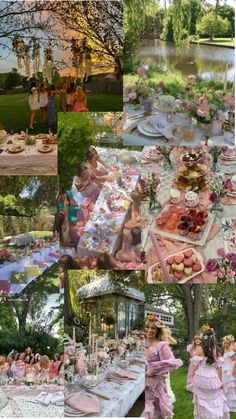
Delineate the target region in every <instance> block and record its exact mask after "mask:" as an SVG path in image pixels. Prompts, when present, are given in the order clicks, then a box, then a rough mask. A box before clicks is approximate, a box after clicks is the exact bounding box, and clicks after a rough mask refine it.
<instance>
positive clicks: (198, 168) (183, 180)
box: [176, 157, 207, 191]
mask: <svg viewBox="0 0 236 419" xmlns="http://www.w3.org/2000/svg"><path fill="white" fill-rule="evenodd" d="M182 158H183V157H182ZM206 175H207V166H206V165H205V164H203V163H195V162H194V163H192V162H187V164H184V165H182V166H180V167H179V168H178V169H177V181H176V186H177V188H178V189H180V190H183V191H203V190H204V189H205V188H206V186H207V180H206Z"/></svg>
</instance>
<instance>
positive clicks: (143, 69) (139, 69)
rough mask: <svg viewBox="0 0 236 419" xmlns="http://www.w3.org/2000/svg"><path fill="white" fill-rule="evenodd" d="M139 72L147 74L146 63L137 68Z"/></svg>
mask: <svg viewBox="0 0 236 419" xmlns="http://www.w3.org/2000/svg"><path fill="white" fill-rule="evenodd" d="M137 72H138V74H140V75H141V76H143V75H144V74H146V67H144V65H141V66H140V67H139V68H138V70H137Z"/></svg>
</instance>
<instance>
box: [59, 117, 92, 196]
mask: <svg viewBox="0 0 236 419" xmlns="http://www.w3.org/2000/svg"><path fill="white" fill-rule="evenodd" d="M58 130H59V133H60V134H61V138H60V142H59V150H58V170H59V175H60V186H61V188H66V189H70V188H71V184H72V179H73V177H74V176H75V174H76V167H77V166H78V165H79V164H80V163H82V162H83V161H84V158H85V155H86V152H87V150H88V148H89V147H90V146H91V145H92V144H93V143H94V140H93V136H92V133H93V131H94V130H95V127H94V126H93V125H92V124H91V123H90V122H89V121H88V119H87V118H86V116H85V115H84V114H83V113H78V114H73V113H72V114H62V113H60V114H59V122H58Z"/></svg>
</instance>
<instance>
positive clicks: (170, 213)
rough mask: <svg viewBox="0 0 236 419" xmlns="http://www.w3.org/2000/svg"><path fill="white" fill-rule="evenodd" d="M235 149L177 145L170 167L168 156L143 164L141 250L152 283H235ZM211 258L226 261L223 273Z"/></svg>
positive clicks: (147, 275) (170, 157)
mask: <svg viewBox="0 0 236 419" xmlns="http://www.w3.org/2000/svg"><path fill="white" fill-rule="evenodd" d="M157 149H158V148H157ZM159 152H160V151H159ZM143 153H145V155H146V154H147V148H146V147H145V149H144V151H143ZM235 155H236V152H235V148H228V147H208V148H207V147H203V148H199V149H189V148H188V149H184V148H181V147H178V148H172V149H171V150H169V168H167V167H166V166H165V164H164V158H163V159H162V160H158V162H156V161H155V160H154V161H153V163H151V161H150V162H149V164H147V163H145V164H144V165H143V168H142V176H141V188H142V192H143V195H142V218H143V229H142V251H143V254H144V256H143V257H144V264H143V267H144V269H145V270H146V277H147V281H148V283H159V282H163V281H164V282H177V283H180V284H181V283H203V282H205V281H206V282H207V283H216V282H217V281H223V282H224V283H227V282H228V281H229V282H230V283H234V281H235V269H234V262H233V260H234V259H233V254H235V233H234V230H235V224H234V222H233V221H232V220H233V219H234V218H233V216H234V211H235V205H236V199H235V197H236V183H235V179H236V178H235V173H236V165H235V162H236V160H235ZM228 156H229V159H228ZM225 161H226V162H227V163H226V164H225ZM145 220H146V221H145ZM226 237H227V239H226ZM221 249H222V251H221ZM223 252H225V253H224V255H226V258H225V260H224V261H223V258H222V254H223ZM230 253H231V254H232V255H231V254H230ZM212 258H215V259H214V260H215V261H216V262H217V261H218V263H220V264H222V272H221V274H220V275H218V271H217V268H216V264H215V266H214V265H213V266H211V263H210V261H211V260H212ZM227 258H229V259H227ZM218 259H219V260H218ZM231 259H232V260H231ZM224 262H225V264H224ZM227 268H228V270H229V269H231V270H232V276H228V275H227Z"/></svg>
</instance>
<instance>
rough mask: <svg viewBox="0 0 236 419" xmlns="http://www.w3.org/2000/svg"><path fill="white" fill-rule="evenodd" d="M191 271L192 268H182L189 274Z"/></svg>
mask: <svg viewBox="0 0 236 419" xmlns="http://www.w3.org/2000/svg"><path fill="white" fill-rule="evenodd" d="M192 272H193V270H192V268H184V273H185V274H186V275H187V276H189V275H191V273H192Z"/></svg>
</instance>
